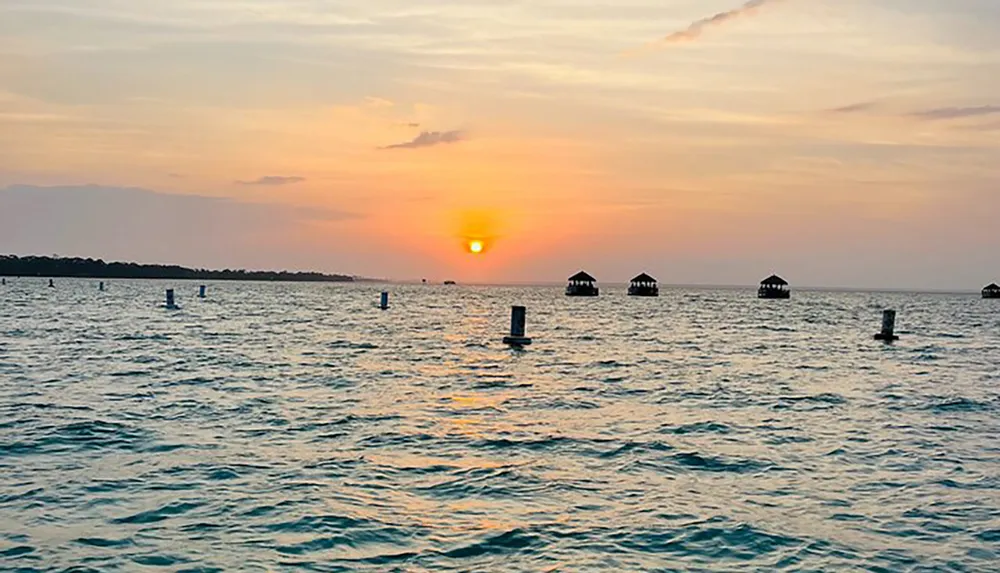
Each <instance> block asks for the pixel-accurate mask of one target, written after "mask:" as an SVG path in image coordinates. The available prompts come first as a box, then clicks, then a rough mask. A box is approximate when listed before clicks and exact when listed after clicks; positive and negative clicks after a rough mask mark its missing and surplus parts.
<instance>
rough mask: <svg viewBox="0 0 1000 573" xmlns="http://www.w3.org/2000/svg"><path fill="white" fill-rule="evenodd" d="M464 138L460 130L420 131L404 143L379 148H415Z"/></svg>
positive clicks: (454, 141)
mask: <svg viewBox="0 0 1000 573" xmlns="http://www.w3.org/2000/svg"><path fill="white" fill-rule="evenodd" d="M463 139H465V134H464V133H463V132H461V131H458V130H454V131H421V132H420V135H418V136H416V137H415V138H413V139H411V140H410V141H407V142H404V143H396V144H394V145H387V146H385V147H382V148H380V149H417V148H420V147H431V146H434V145H440V144H443V143H456V142H459V141H462V140H463Z"/></svg>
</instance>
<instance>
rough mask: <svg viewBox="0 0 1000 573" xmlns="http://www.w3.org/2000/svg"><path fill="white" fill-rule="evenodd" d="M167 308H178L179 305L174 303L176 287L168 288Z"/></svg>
mask: <svg viewBox="0 0 1000 573" xmlns="http://www.w3.org/2000/svg"><path fill="white" fill-rule="evenodd" d="M167 309H169V310H177V305H176V304H174V289H172V288H168V289H167Z"/></svg>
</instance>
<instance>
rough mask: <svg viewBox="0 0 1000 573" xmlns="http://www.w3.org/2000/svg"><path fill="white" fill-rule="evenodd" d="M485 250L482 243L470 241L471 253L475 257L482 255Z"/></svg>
mask: <svg viewBox="0 0 1000 573" xmlns="http://www.w3.org/2000/svg"><path fill="white" fill-rule="evenodd" d="M483 248H484V245H483V242H482V241H476V240H473V241H469V252H470V253H472V254H473V255H478V254H481V253H482V252H483Z"/></svg>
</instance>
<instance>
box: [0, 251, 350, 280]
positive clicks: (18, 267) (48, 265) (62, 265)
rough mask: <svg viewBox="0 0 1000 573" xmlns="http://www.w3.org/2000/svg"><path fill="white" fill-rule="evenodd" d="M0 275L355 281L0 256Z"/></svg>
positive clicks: (313, 274) (337, 277) (308, 275)
mask: <svg viewBox="0 0 1000 573" xmlns="http://www.w3.org/2000/svg"><path fill="white" fill-rule="evenodd" d="M0 276H6V277H55V278H93V279H181V280H187V279H190V280H211V281H287V282H354V281H355V280H357V279H355V277H352V276H348V275H328V274H324V273H316V272H290V271H247V270H244V269H238V270H232V269H225V270H222V271H214V270H207V269H189V268H186V267H182V266H179V265H145V264H139V263H119V262H112V263H106V262H104V261H102V260H101V259H81V258H62V257H34V256H29V257H18V256H16V255H0Z"/></svg>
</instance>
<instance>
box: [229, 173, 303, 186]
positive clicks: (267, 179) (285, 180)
mask: <svg viewBox="0 0 1000 573" xmlns="http://www.w3.org/2000/svg"><path fill="white" fill-rule="evenodd" d="M305 180H306V179H305V177H296V176H291V177H287V176H283V175H265V176H264V177H261V178H259V179H254V180H253V181H237V182H236V183H237V184H239V185H265V186H267V185H270V186H275V187H276V186H279V185H294V184H296V183H302V182H303V181H305Z"/></svg>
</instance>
